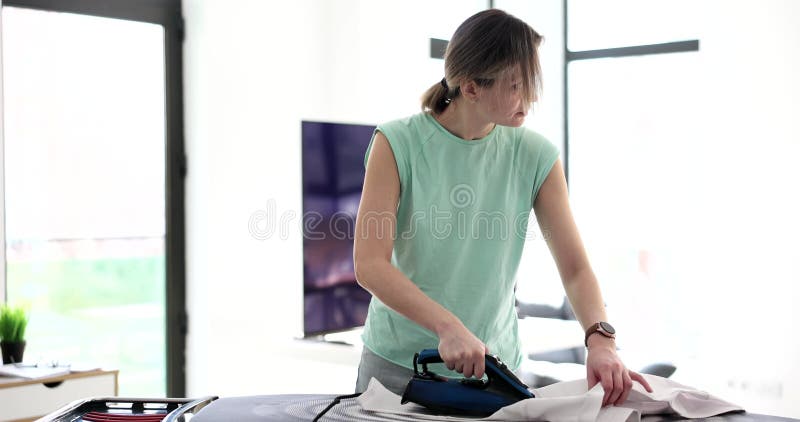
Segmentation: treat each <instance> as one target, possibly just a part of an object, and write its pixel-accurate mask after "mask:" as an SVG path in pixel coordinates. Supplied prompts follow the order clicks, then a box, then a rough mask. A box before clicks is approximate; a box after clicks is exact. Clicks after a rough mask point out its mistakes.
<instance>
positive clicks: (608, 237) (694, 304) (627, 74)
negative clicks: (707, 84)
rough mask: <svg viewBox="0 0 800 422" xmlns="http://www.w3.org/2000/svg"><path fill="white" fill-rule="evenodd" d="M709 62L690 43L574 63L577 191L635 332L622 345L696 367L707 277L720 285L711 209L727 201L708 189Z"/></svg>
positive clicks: (598, 270)
mask: <svg viewBox="0 0 800 422" xmlns="http://www.w3.org/2000/svg"><path fill="white" fill-rule="evenodd" d="M698 66H699V60H698V54H695V53H681V54H664V55H655V56H640V57H633V58H625V59H605V60H586V61H580V62H575V63H573V64H571V65H570V70H569V78H570V79H569V83H570V97H569V103H570V115H569V118H570V148H569V154H570V155H569V159H570V161H569V169H570V201H571V204H572V207H573V210H574V214H575V219H576V222H577V223H578V226H579V229H580V232H581V236H582V237H583V240H584V243H585V246H586V249H587V252H588V254H589V259H590V262H591V264H592V267H593V269H594V271H595V274H596V275H597V278H598V280H599V281H600V283H601V286H602V290H603V295H604V299H605V301H606V303H607V306H608V313H609V318H611V320H612V321H614V324H615V325H616V326H617V328H618V330H619V331H620V332H621V333H626V335H625V338H624V339H620V341H619V344H620V347H621V348H623V350H624V351H628V352H630V351H639V352H640V355H643V356H647V357H648V359H649V360H650V361H651V362H647V363H653V362H655V361H659V360H662V361H669V362H676V363H677V364H678V366H679V367H680V366H681V365H683V367H684V368H686V366H687V365H689V364H690V363H689V362H688V361H687V359H691V358H692V357H693V356H694V355H695V354H696V353H697V352H698V350H697V348H698V347H700V346H701V345H702V344H703V341H702V340H701V337H702V336H704V335H707V334H708V333H707V330H704V329H702V327H703V325H701V324H695V323H694V322H695V321H697V319H696V318H693V316H694V317H698V318H704V317H705V315H704V314H702V309H704V304H703V301H704V300H705V299H704V298H705V297H707V296H705V295H704V294H703V293H707V294H711V293H712V292H711V291H706V292H704V289H710V290H713V289H715V288H718V286H715V285H713V284H711V283H707V282H705V281H707V280H705V279H704V276H705V275H707V273H706V271H705V266H704V263H703V262H702V261H699V260H698V259H697V258H698V257H699V256H703V253H701V251H702V249H703V248H704V247H711V245H712V244H713V242H714V239H713V238H711V237H706V233H708V231H707V226H705V224H706V223H705V222H704V220H706V217H709V216H713V213H714V212H717V211H720V210H715V209H713V208H710V204H709V201H708V196H707V188H708V180H707V179H705V178H704V174H703V170H704V168H705V166H706V165H704V163H703V162H702V160H703V159H708V158H709V155H713V154H714V151H713V149H711V148H709V146H708V142H707V141H706V140H703V139H699V138H700V137H699V135H698V134H699V133H701V131H700V126H701V122H700V117H699V116H702V113H700V109H701V107H700V105H699V104H698V103H699V101H696V100H693V101H687V100H686V98H689V97H688V96H687V93H698V92H700V87H699V84H698V81H697V78H696V75H697V74H698V72H697V70H698ZM695 98H698V97H695ZM707 212H708V214H707ZM706 221H707V220H706ZM689 234H691V236H692V241H691V242H687V241H686V239H687V236H688V235H689ZM715 246H716V245H715ZM714 250H719V249H718V248H715V249H714ZM706 256H707V254H706ZM676 303H680V304H681V309H685V311H684V312H675V311H674V308H673V306H674V305H669V304H676ZM645 316H646V317H645Z"/></svg>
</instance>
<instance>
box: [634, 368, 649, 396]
mask: <svg viewBox="0 0 800 422" xmlns="http://www.w3.org/2000/svg"><path fill="white" fill-rule="evenodd" d="M629 372H630V374H631V375H630V376H631V379H632V380H633V381H636V382H638V383H639V384H642V387H644V389H645V390H647V392H648V393H652V392H653V387H651V386H650V383H649V382H647V380H646V379H644V377H643V376H642V375H641V374H639V373H638V372H633V371H629Z"/></svg>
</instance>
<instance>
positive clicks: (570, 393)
mask: <svg viewBox="0 0 800 422" xmlns="http://www.w3.org/2000/svg"><path fill="white" fill-rule="evenodd" d="M642 376H643V377H645V379H647V382H648V383H650V386H651V387H653V392H652V393H648V392H647V390H645V389H644V387H642V386H641V385H640V384H638V383H636V382H634V384H633V388H632V390H631V392H630V394H629V395H628V399H627V400H626V401H625V403H623V404H622V405H620V406H607V407H601V404H602V403H603V394H604V392H603V386H602V385H600V384H599V383H598V384H597V385H595V386H594V387H592V389H587V382H586V380H585V379H580V380H574V381H563V382H559V383H556V384H552V385H549V386H546V387H542V388H538V389H532V390H531V391H533V394H534V395H535V398H532V399H526V400H521V401H519V402H517V403H514V404H512V405H509V406H506V407H504V408H502V409H500V410H498V411H497V412H495V413H494V414H492V415H491V416H488V417H484V418H478V417H458V416H441V415H436V414H434V413H432V412H431V411H429V410H428V409H426V408H425V407H423V406H420V405H418V404H415V403H406V404H400V396H398V395H397V394H394V393H392V392H391V391H389V390H387V389H386V388H385V387H384V386H383V385H382V384H381V383H380V382H379V381H378V380H377V379H375V378H373V379H371V380H370V383H369V387H368V388H367V390H366V391H364V393H363V394H361V396H359V397H358V398H357V402H358V404H359V405H360V406H361V407H362V408H363V409H364V410H366V411H369V412H374V413H377V414H380V416H381V417H382V418H385V419H386V420H429V421H476V420H479V421H559V422H562V421H575V422H590V421H597V422H640V421H641V418H642V416H644V415H655V414H673V415H674V414H677V415H680V416H682V417H685V418H707V417H710V416H715V415H720V414H723V413H727V412H734V411H744V409H743V408H742V407H740V406H737V405H735V404H733V403H729V402H727V401H725V400H722V399H720V398H718V397H715V396H713V395H711V394H709V393H707V392H705V391H701V390H697V389H694V388H692V387H687V386H685V385H681V384H679V383H677V382H675V381H672V380H669V379H667V378H663V377H659V376H655V375H649V374H643V375H642ZM409 418H411V419H409Z"/></svg>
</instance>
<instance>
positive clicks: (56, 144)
mask: <svg viewBox="0 0 800 422" xmlns="http://www.w3.org/2000/svg"><path fill="white" fill-rule="evenodd" d="M26 3H27V2H26V1H24V0H20V1H6V2H4V5H3V8H2V11H3V26H2V31H3V51H2V52H3V86H4V97H3V114H4V116H3V120H4V131H5V134H4V135H5V136H4V144H5V145H4V146H5V148H4V154H3V164H4V167H5V197H4V205H5V207H4V208H5V222H4V227H3V229H4V232H5V248H6V262H5V267H6V274H5V285H4V286H3V287H4V288H5V292H6V296H5V300H7V301H9V302H12V303H22V304H27V305H28V306H29V307H30V314H31V320H30V323H29V326H28V332H27V340H28V344H27V348H26V352H25V358H26V360H29V361H37V360H40V359H46V360H58V361H60V362H69V363H73V364H84V363H85V364H91V365H103V366H107V367H113V368H117V369H120V378H119V379H120V385H119V390H120V394H121V395H127V396H163V395H171V396H182V395H183V392H182V390H183V385H184V380H183V372H182V371H183V370H182V367H183V363H182V360H183V346H182V344H183V342H184V339H183V336H184V335H185V326H183V325H181V324H182V323H183V321H185V319H183V318H182V315H183V311H182V309H183V308H184V305H183V303H184V300H185V299H184V298H183V285H184V280H183V241H182V239H181V237H182V224H183V198H182V195H183V193H182V192H183V187H182V184H183V181H182V177H183V171H184V169H183V166H182V161H181V160H180V159H181V158H182V157H183V153H182V133H181V132H182V125H180V124H177V123H176V122H180V121H181V120H182V117H181V111H180V104H181V103H180V101H179V99H180V90H179V88H176V85H174V84H172V83H168V81H174V80H175V79H174V77H171V76H170V75H174V74H175V72H176V70H178V74H179V69H180V66H179V65H180V64H179V62H176V60H175V56H176V54H175V53H176V50H177V56H178V57H179V56H180V50H179V40H178V38H179V33H178V32H177V31H176V27H177V25H178V23H179V21H178V20H177V19H176V18H175V16H176V13H175V12H178V13H177V16H180V14H179V11H180V8H179V4H178V5H177V6H176V5H175V4H172V3H173V2H168V1H164V2H163V4H159V5H158V6H159V7H155V8H153V7H147V8H145V7H141V8H134V9H133V10H131V9H126V8H125V7H123V6H124V5H123V4H122V3H117V2H113V1H112V2H92V1H88V2H87V1H82V2H77V1H62V2H53V3H52V4H49V6H50V7H51V10H34V9H30V8H27V6H28V4H26ZM17 6H21V7H17ZM47 6H48V4H47V2H36V4H35V7H47ZM72 12H75V13H72ZM176 46H178V48H177V49H176ZM176 68H177V69H176ZM178 87H179V85H178ZM170 162H172V163H175V164H177V165H167V164H168V163H170ZM167 286H169V288H168V287H167ZM168 304H169V305H168ZM171 333H172V334H178V335H179V336H180V338H175V337H178V336H176V335H172V336H170V334H171ZM171 337H173V338H174V339H173V340H172V341H171V342H170V341H168V340H169V339H170V338H171ZM175 363H178V365H175Z"/></svg>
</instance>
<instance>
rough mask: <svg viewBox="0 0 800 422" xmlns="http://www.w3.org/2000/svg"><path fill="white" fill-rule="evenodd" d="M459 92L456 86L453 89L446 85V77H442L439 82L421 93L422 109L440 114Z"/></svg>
mask: <svg viewBox="0 0 800 422" xmlns="http://www.w3.org/2000/svg"><path fill="white" fill-rule="evenodd" d="M460 93H461V92H460V89H459V88H458V87H456V89H455V90H453V89H450V88H449V87H448V86H447V78H442V81H441V82H439V83H436V84H434V85H433V86H431V87H430V88H428V90H427V91H425V93H424V94H422V111H425V112H427V111H430V112H433V114H440V113H441V112H443V111H444V109H446V108H447V106H448V105H450V102H452V101H453V99H454V98H455V97H457V96H458V94H460Z"/></svg>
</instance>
